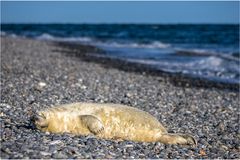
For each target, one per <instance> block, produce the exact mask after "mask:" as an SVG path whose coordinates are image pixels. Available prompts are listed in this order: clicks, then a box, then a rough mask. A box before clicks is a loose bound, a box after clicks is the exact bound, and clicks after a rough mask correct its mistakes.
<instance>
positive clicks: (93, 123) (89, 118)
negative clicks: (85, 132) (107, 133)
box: [80, 115, 104, 135]
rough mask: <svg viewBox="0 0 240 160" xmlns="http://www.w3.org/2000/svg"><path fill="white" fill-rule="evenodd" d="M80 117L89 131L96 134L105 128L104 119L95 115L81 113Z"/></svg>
mask: <svg viewBox="0 0 240 160" xmlns="http://www.w3.org/2000/svg"><path fill="white" fill-rule="evenodd" d="M80 119H81V121H82V123H83V124H84V125H85V126H86V127H87V128H88V129H89V131H90V132H92V133H93V134H95V135H96V134H99V133H101V132H102V131H103V130H104V126H103V123H102V121H101V120H100V119H99V118H97V117H96V116H94V115H81V116H80Z"/></svg>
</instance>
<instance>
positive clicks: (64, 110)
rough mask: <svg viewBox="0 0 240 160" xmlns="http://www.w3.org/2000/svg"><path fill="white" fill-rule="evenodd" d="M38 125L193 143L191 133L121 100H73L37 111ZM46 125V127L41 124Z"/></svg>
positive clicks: (109, 136)
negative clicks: (168, 127)
mask: <svg viewBox="0 0 240 160" xmlns="http://www.w3.org/2000/svg"><path fill="white" fill-rule="evenodd" d="M38 114H39V115H40V116H41V117H43V118H40V119H38V121H36V122H35V124H36V126H37V128H38V129H40V130H42V131H45V132H52V133H64V132H67V133H72V134H76V135H90V134H94V135H95V136H97V137H99V138H105V139H120V140H132V141H141V142H157V141H159V142H162V143H169V144H192V143H194V144H195V143H196V141H195V139H194V138H193V137H191V136H189V135H181V134H168V133H167V130H166V129H165V128H164V127H163V125H162V124H161V123H160V122H159V121H158V120H157V119H156V118H154V117H153V116H151V115H150V114H149V113H147V112H144V111H141V110H139V109H137V108H133V107H129V106H125V105H120V104H98V103H73V104H66V105H62V106H57V107H54V108H50V109H46V110H43V111H40V112H38ZM42 126H43V127H42Z"/></svg>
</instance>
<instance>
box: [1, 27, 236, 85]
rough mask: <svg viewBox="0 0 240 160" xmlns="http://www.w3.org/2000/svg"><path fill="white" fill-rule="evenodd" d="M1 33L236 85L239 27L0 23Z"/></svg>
mask: <svg viewBox="0 0 240 160" xmlns="http://www.w3.org/2000/svg"><path fill="white" fill-rule="evenodd" d="M0 33H1V36H10V37H26V38H33V39H37V40H41V41H63V42H70V43H72V42H74V43H81V44H89V45H93V46H96V47H99V48H101V49H103V50H105V52H106V53H105V54H104V55H103V56H107V57H111V58H116V59H122V60H126V61H130V62H134V63H141V64H144V65H148V66H150V67H152V68H153V69H156V70H161V71H164V72H171V73H180V74H183V75H185V76H189V77H197V78H202V79H206V80H210V81H216V82H224V83H234V84H235V83H237V84H240V51H239V25H237V24H236V25H230V24H226V25H224V24H219V25H217V24H214V25H213V24H211V25H210V24H171V25H168V24H1V32H0Z"/></svg>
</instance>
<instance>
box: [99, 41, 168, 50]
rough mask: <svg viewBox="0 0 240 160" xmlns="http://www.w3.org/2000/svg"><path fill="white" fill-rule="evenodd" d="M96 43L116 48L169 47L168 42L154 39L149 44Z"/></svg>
mask: <svg viewBox="0 0 240 160" xmlns="http://www.w3.org/2000/svg"><path fill="white" fill-rule="evenodd" d="M98 45H100V46H105V47H116V48H142V49H144V48H146V49H163V48H168V47H170V44H165V43H162V42H159V41H154V42H152V43H150V44H141V43H134V42H133V43H119V42H105V43H103V42H98Z"/></svg>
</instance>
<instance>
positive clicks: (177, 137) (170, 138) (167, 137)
mask: <svg viewBox="0 0 240 160" xmlns="http://www.w3.org/2000/svg"><path fill="white" fill-rule="evenodd" d="M159 141H160V142H162V143H165V144H183V145H194V146H197V141H196V139H195V138H194V137H193V136H191V135H187V134H171V133H166V134H163V135H161V136H160V138H159Z"/></svg>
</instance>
